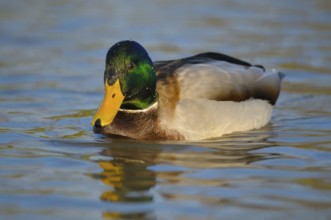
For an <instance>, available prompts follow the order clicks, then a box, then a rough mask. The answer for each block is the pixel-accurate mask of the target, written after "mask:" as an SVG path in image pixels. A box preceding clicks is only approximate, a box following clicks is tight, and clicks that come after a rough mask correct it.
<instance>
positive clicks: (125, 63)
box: [91, 40, 157, 127]
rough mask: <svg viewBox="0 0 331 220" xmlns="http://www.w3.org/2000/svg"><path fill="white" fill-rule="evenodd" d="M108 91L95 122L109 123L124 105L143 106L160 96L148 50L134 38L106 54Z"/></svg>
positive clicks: (128, 106)
mask: <svg viewBox="0 0 331 220" xmlns="http://www.w3.org/2000/svg"><path fill="white" fill-rule="evenodd" d="M104 86H105V93H104V99H103V100H102V102H101V104H100V107H99V109H98V111H97V113H96V114H95V116H94V118H93V120H92V122H91V123H92V125H93V126H95V127H103V126H105V125H108V124H110V123H111V122H112V121H113V119H114V118H115V116H116V114H117V112H118V110H119V109H120V108H121V109H133V110H134V109H144V108H147V107H148V106H150V105H151V104H153V103H154V102H155V101H156V99H157V94H156V90H155V88H156V75H155V71H154V67H153V62H152V60H151V58H150V57H149V55H148V53H147V51H146V50H145V49H144V48H143V47H142V46H141V45H140V44H139V43H137V42H135V41H131V40H130V41H129V40H128V41H121V42H118V43H116V44H115V45H114V46H112V47H111V48H110V49H109V50H108V53H107V56H106V69H105V73H104Z"/></svg>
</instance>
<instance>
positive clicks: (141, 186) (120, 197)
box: [91, 130, 281, 219]
mask: <svg viewBox="0 0 331 220" xmlns="http://www.w3.org/2000/svg"><path fill="white" fill-rule="evenodd" d="M266 131H267V130H265V131H264V132H260V133H256V134H255V135H254V136H251V135H242V136H241V137H240V135H239V136H237V138H236V140H237V142H236V143H234V142H233V140H232V138H231V136H228V137H227V138H225V139H224V140H223V141H220V142H219V144H215V142H214V141H206V142H200V143H198V142H197V143H186V144H183V143H180V144H179V145H177V146H176V145H173V143H172V145H170V144H167V143H163V144H162V145H160V143H152V142H146V143H144V144H142V145H141V146H139V145H137V143H136V142H135V141H122V140H118V141H114V142H113V143H112V144H110V145H109V146H107V147H106V148H105V149H104V150H103V151H102V152H100V156H103V157H107V158H110V159H102V160H98V161H96V162H97V163H98V165H99V166H100V168H101V169H102V171H101V172H100V173H97V174H91V177H93V178H94V179H97V180H99V181H101V182H102V183H103V184H104V185H105V186H107V187H109V188H108V189H107V190H106V191H104V192H102V194H101V195H100V200H101V201H104V202H109V203H111V204H112V203H129V204H130V203H133V204H141V203H153V202H155V199H156V198H155V196H161V197H162V198H163V199H167V200H172V201H192V200H194V201H197V202H199V203H201V204H205V205H220V204H223V203H227V202H230V201H229V200H228V198H222V197H213V196H207V195H200V194H197V195H189V194H185V192H184V193H183V192H176V191H175V192H167V191H165V192H162V191H161V192H160V193H159V194H155V193H154V192H152V191H153V189H154V188H155V187H157V186H158V187H160V186H170V187H171V186H175V187H178V186H183V187H185V186H188V187H192V186H197V187H199V186H203V187H218V188H222V187H229V186H230V185H231V184H233V183H231V181H230V180H228V179H227V178H221V177H219V176H215V177H213V176H207V177H206V178H196V177H190V176H189V175H190V174H192V173H194V172H195V171H196V170H204V169H226V168H231V169H234V168H236V167H237V168H245V167H247V165H250V164H252V163H254V162H258V161H263V160H268V159H274V158H278V157H280V156H281V155H279V154H275V153H258V152H254V151H256V150H258V149H262V148H266V147H270V146H273V143H272V142H270V141H268V138H270V134H269V135H268V133H267V132H266ZM231 140H232V141H231ZM248 140H249V142H250V144H247V141H248ZM245 143H246V144H245ZM105 146H106V145H105ZM160 166H161V167H160ZM162 166H165V167H163V168H162ZM251 166H252V167H258V166H254V165H251ZM253 180H254V179H251V180H249V179H247V180H245V181H253ZM145 214H146V215H153V213H152V212H146V213H145ZM137 215H138V216H140V217H141V215H142V213H138V214H137V213H136V214H132V215H129V214H126V215H122V214H121V213H120V212H116V211H104V212H103V217H104V218H106V219H107V218H114V219H120V218H133V219H134V218H136V217H138V216H137Z"/></svg>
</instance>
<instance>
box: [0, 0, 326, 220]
mask: <svg viewBox="0 0 331 220" xmlns="http://www.w3.org/2000/svg"><path fill="white" fill-rule="evenodd" d="M125 39H133V40H136V41H138V42H140V43H141V44H142V45H144V46H145V47H146V48H147V50H148V51H149V52H150V56H151V57H152V58H153V59H154V60H162V59H173V58H180V57H182V56H188V55H191V54H194V53H198V52H204V51H219V52H223V53H227V54H230V55H233V56H236V57H239V58H242V59H245V60H247V61H250V62H252V63H259V64H263V65H265V66H266V67H268V68H277V69H279V70H281V71H282V72H284V73H286V78H285V80H284V83H283V89H282V92H281V96H280V99H279V101H278V103H277V106H276V107H275V109H274V113H273V118H272V121H271V123H270V124H268V125H267V126H266V127H264V128H262V129H259V130H254V131H250V132H245V133H236V134H232V135H227V136H224V137H221V138H218V139H213V140H206V141H201V142H194V143H191V142H140V141H133V140H125V139H111V138H108V137H104V136H101V135H96V134H93V132H92V128H91V126H90V120H91V118H92V115H93V113H94V112H95V110H96V108H97V107H98V105H99V103H100V101H101V99H102V97H103V94H102V92H103V70H104V69H103V68H104V59H105V54H106V52H107V49H108V48H109V47H110V46H111V45H113V44H114V43H116V42H117V41H120V40H125ZM330 40H331V1H329V0H315V1H308V0H307V1H304V0H291V1H288V0H280V1H271V0H270V1H265V0H253V1H244V0H224V1H220V0H206V1H197V0H194V1H190V3H188V2H187V1H184V0H183V1H179V0H176V1H175V0H167V1H163V0H162V1H161V0H156V1H153V2H151V1H147V0H142V1H131V2H124V1H119V0H114V1H106V0H103V1H97V2H93V1H88V0H73V1H62V0H60V1H46V0H0V45H1V49H0V74H1V75H0V76H1V80H0V219H34V220H38V219H282V218H283V219H314V220H316V219H331V44H330Z"/></svg>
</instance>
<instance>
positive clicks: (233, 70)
mask: <svg viewBox="0 0 331 220" xmlns="http://www.w3.org/2000/svg"><path fill="white" fill-rule="evenodd" d="M154 67H155V69H156V72H157V77H158V80H159V81H160V82H164V83H162V84H164V85H165V86H167V85H168V86H170V85H169V83H165V82H169V79H171V82H172V83H177V85H176V86H177V87H178V88H179V89H178V90H179V99H208V100H217V101H244V100H248V99H251V98H255V99H263V100H267V101H269V102H270V103H271V104H275V103H276V100H277V98H278V96H279V91H280V82H281V78H282V75H281V74H280V73H278V72H277V71H274V70H273V71H266V70H265V68H264V67H263V66H261V65H252V64H250V63H248V62H246V61H243V60H239V59H237V58H234V57H231V56H228V55H225V54H220V53H211V52H210V53H202V54H198V55H195V56H192V57H187V58H183V59H179V60H170V61H157V62H155V63H154Z"/></svg>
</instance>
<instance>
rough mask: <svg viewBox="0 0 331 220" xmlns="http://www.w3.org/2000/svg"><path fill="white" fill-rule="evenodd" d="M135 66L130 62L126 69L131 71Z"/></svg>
mask: <svg viewBox="0 0 331 220" xmlns="http://www.w3.org/2000/svg"><path fill="white" fill-rule="evenodd" d="M135 65H136V64H135V63H134V62H130V63H129V64H128V69H129V70H132V69H133V68H134V66H135Z"/></svg>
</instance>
